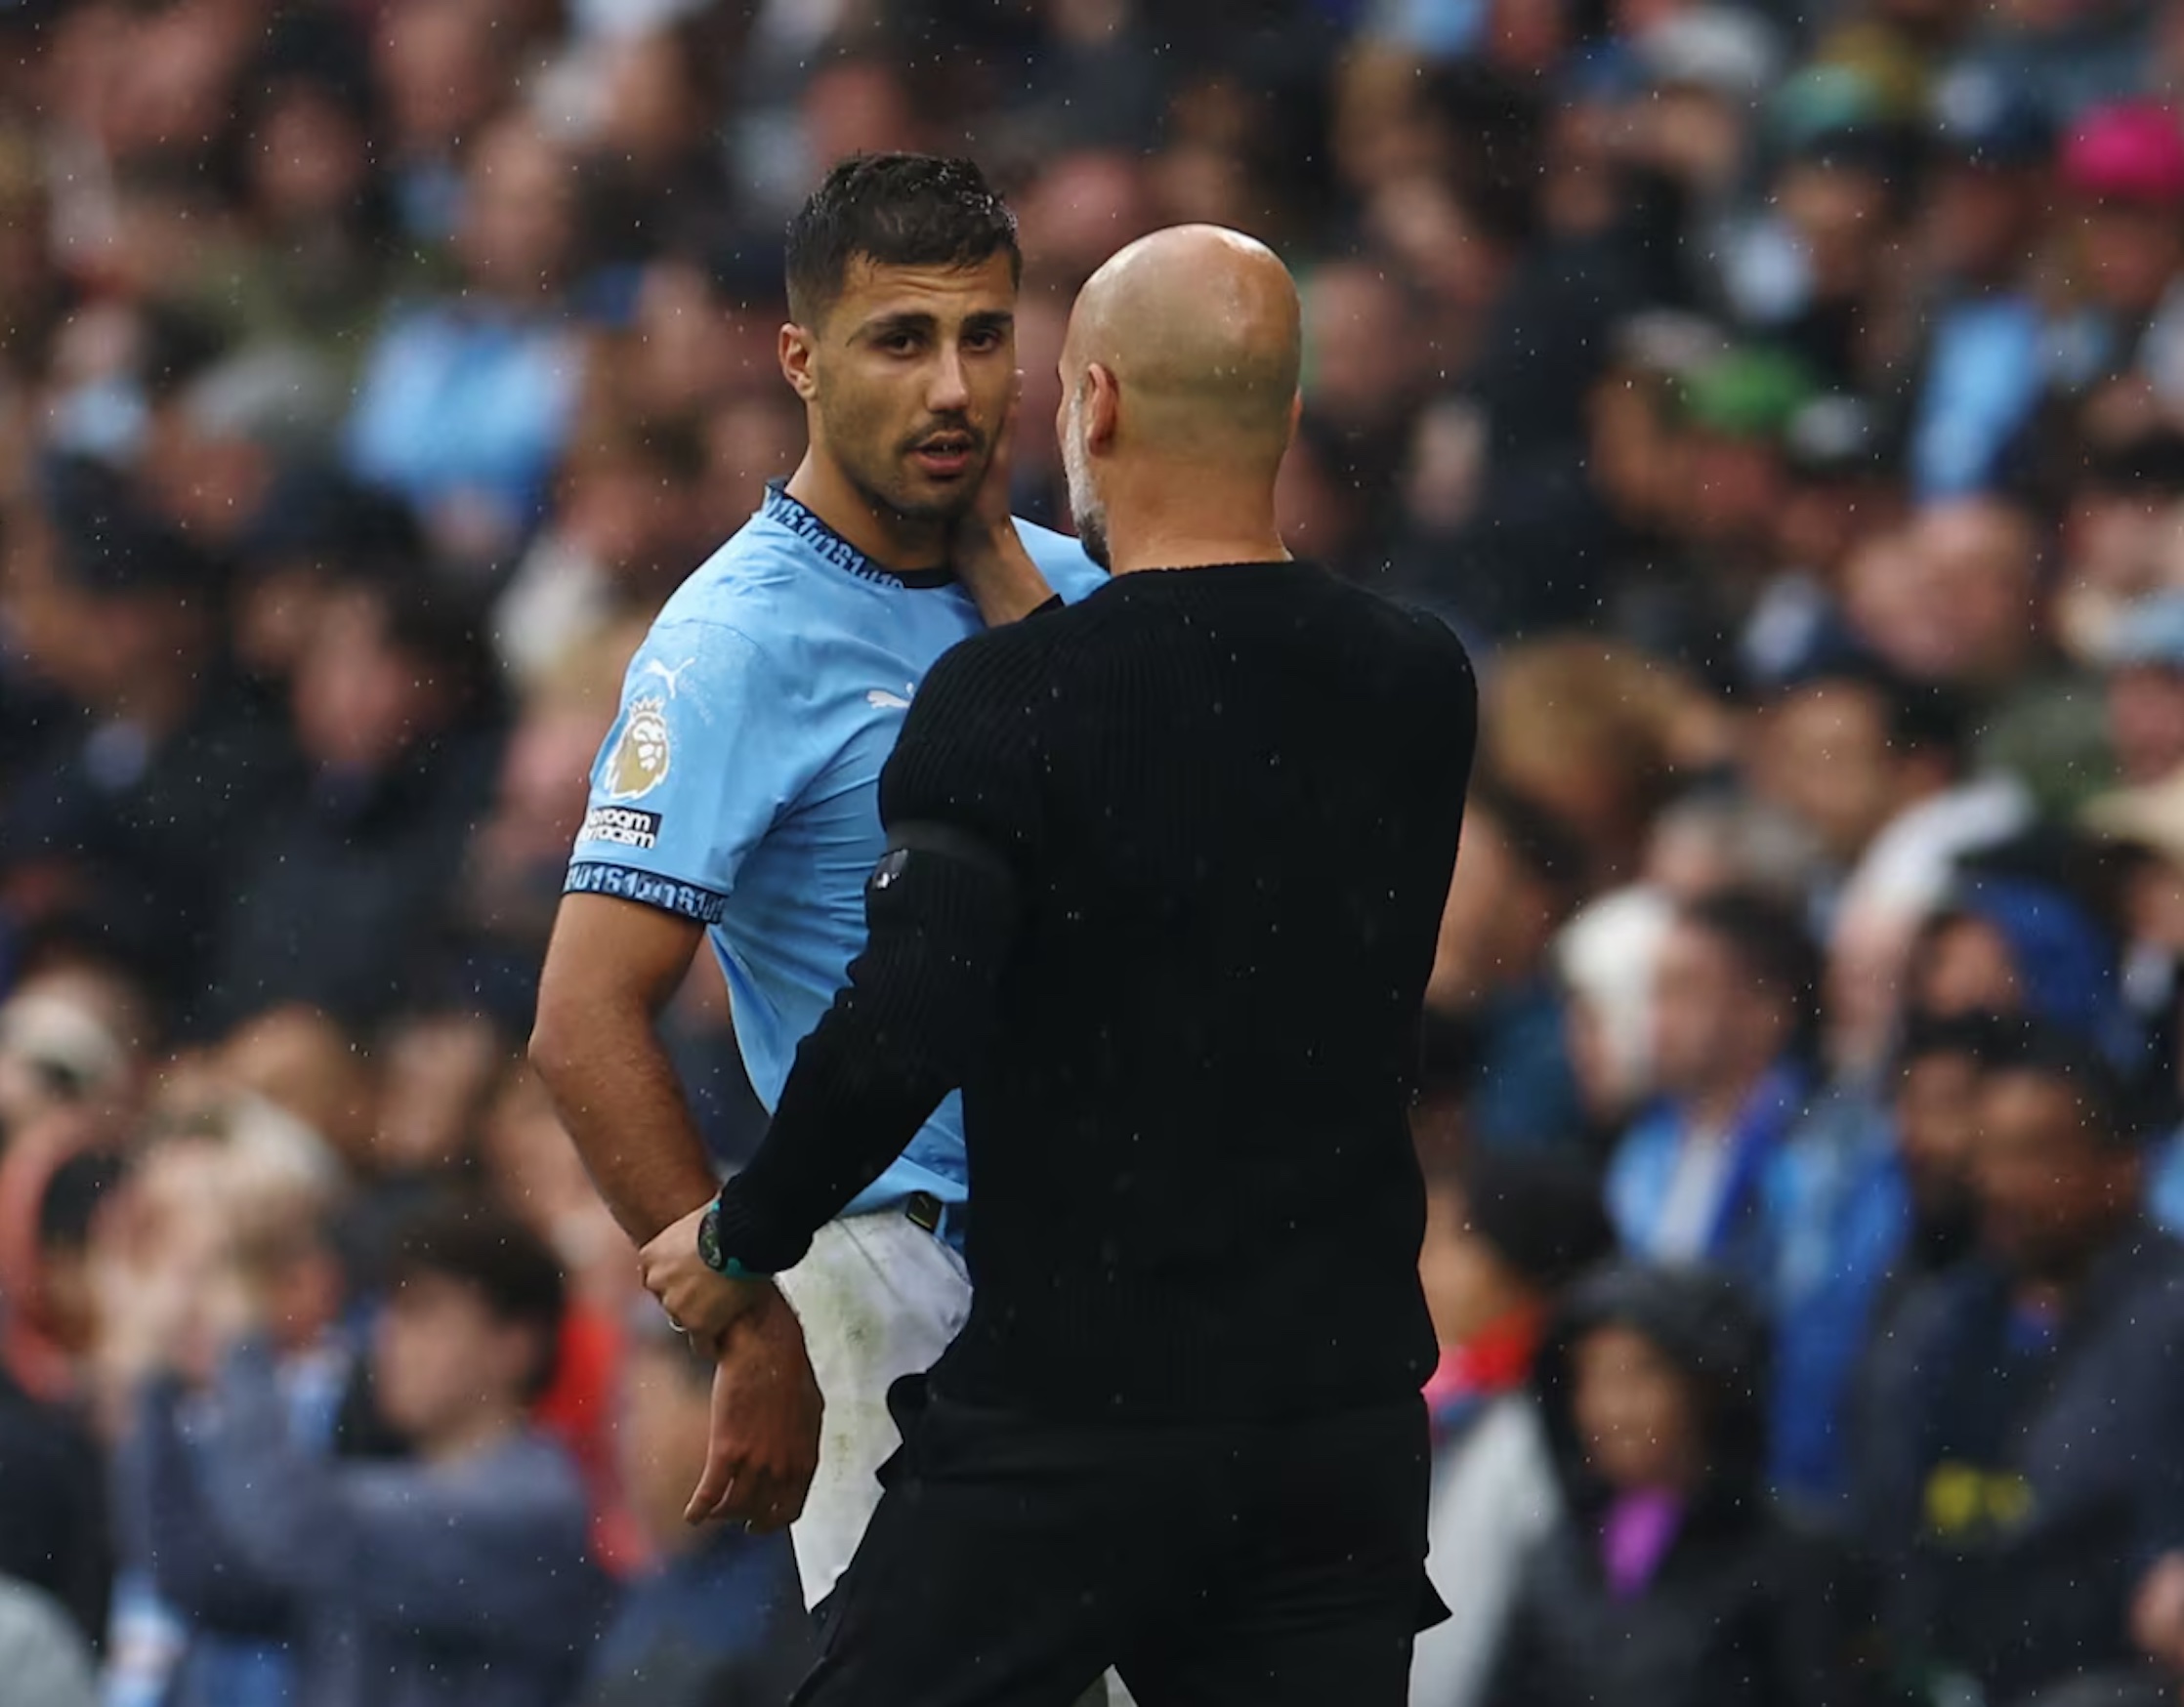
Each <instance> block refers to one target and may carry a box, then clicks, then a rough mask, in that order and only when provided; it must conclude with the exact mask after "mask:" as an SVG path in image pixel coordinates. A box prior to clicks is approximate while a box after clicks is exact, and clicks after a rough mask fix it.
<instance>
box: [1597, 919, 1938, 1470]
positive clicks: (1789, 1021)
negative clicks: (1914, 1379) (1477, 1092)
mask: <svg viewBox="0 0 2184 1707" xmlns="http://www.w3.org/2000/svg"><path fill="white" fill-rule="evenodd" d="M1818 980H1819V965H1818V957H1817V955H1816V954H1815V952H1814V950H1813V948H1812V946H1811V944H1810V942H1809V941H1808V940H1807V938H1806V936H1805V933H1804V928H1803V925H1802V923H1801V921H1800V920H1799V919H1798V917H1797V915H1796V914H1795V912H1794V911H1792V910H1790V909H1789V908H1786V907H1785V906H1784V905H1783V904H1782V903H1780V902H1778V901H1776V900H1774V899H1772V898H1770V897H1767V896H1764V895H1758V894H1754V893H1750V892H1740V891H1734V890H1732V891H1724V892H1721V893H1719V894H1715V895H1707V896H1703V897H1701V898H1699V899H1696V900H1693V901H1690V902H1687V903H1685V905H1684V906H1683V907H1682V908H1681V909H1680V910H1679V912H1678V915H1677V917H1676V919H1675V921H1674V923H1673V924H1672V925H1671V926H1670V928H1669V930H1668V934H1667V936H1666V937H1665V938H1664V939H1663V941H1662V943H1661V946H1660V951H1659V960H1658V961H1657V963H1656V969H1655V980H1654V992H1653V998H1654V1013H1653V1022H1654V1051H1653V1067H1654V1080H1655V1084H1656V1087H1657V1090H1658V1092H1659V1101H1658V1102H1657V1103H1655V1104H1654V1105H1653V1106H1652V1107H1651V1108H1650V1109H1649V1110H1648V1111H1647V1112H1645V1113H1644V1114H1642V1115H1641V1116H1640V1118H1639V1119H1638V1120H1637V1122H1636V1123H1635V1124H1633V1125H1632V1127H1631V1128H1630V1130H1629V1131H1628V1132H1627V1133H1626V1134H1625V1135H1624V1137H1623V1139H1622V1142H1621V1143H1620V1144H1619V1145H1617V1149H1616V1153H1615V1158H1614V1161H1613V1162H1612V1164H1611V1166H1610V1169H1609V1175H1608V1206H1609V1210H1610V1213H1611V1214H1612V1215H1613V1216H1614V1217H1615V1221H1616V1228H1617V1233H1618V1235H1619V1236H1620V1238H1621V1241H1622V1246H1623V1249H1624V1251H1625V1252H1626V1253H1628V1254H1629V1255H1630V1256H1632V1257H1635V1258H1641V1259H1644V1260H1648V1261H1652V1262H1659V1263H1668V1264H1674V1265H1683V1266H1689V1265H1694V1264H1703V1265H1707V1266H1710V1267H1714V1268H1718V1269H1721V1270H1725V1271H1727V1272H1729V1273H1731V1274H1734V1275H1736V1276H1738V1277H1739V1279H1740V1280H1741V1281H1742V1282H1743V1284H1744V1285H1745V1286H1746V1287H1747V1288H1749V1290H1750V1292H1751V1295H1752V1297H1753V1300H1754V1302H1755V1304H1756V1305H1757V1306H1758V1308H1759V1309H1761V1310H1762V1311H1764V1313H1766V1315H1767V1316H1768V1317H1769V1318H1770V1320H1771V1321H1772V1322H1773V1325H1774V1332H1775V1339H1776V1369H1775V1388H1774V1391H1773V1394H1772V1395H1771V1396H1770V1407H1771V1413H1770V1414H1771V1416H1772V1419H1773V1421H1772V1428H1771V1448H1770V1454H1769V1461H1770V1466H1771V1469H1772V1473H1773V1476H1774V1478H1775V1481H1776V1484H1777V1486H1778V1487H1779V1488H1781V1489H1782V1490H1783V1491H1785V1493H1789V1494H1794V1495H1797V1496H1800V1497H1804V1498H1808V1499H1812V1500H1816V1501H1822V1500H1828V1499H1831V1498H1833V1497H1834V1496H1835V1495H1836V1494H1837V1493H1838V1492H1839V1489H1840V1483H1841V1477H1842V1471H1843V1465H1842V1462H1841V1441H1840V1438H1839V1436H1838V1429H1837V1421H1838V1410H1839V1407H1840V1405H1841V1403H1842V1400H1843V1396H1844V1388H1845V1385H1846V1383H1847V1381H1848V1379H1849V1376H1850V1374H1851V1370H1852V1368H1853V1365H1854V1364H1855V1361H1856V1357H1857V1351H1858V1346H1859V1342H1860V1338H1861V1336H1862V1335H1863V1333H1864V1331H1865V1325H1866V1321H1867V1317H1868V1312H1869V1310H1870V1307H1871V1301H1872V1297H1873V1293H1874V1291H1875V1290H1876V1289H1877V1287H1878V1286H1879V1284H1880V1282H1881V1279H1882V1276H1883V1275H1884V1274H1885V1272H1886V1270H1887V1266H1888V1263H1889V1261H1890V1260H1891V1258H1892V1256H1893V1254H1894V1252H1895V1250H1896V1248H1897V1246H1898V1243H1899V1241H1900V1239H1901V1236H1902V1234H1901V1223H1902V1207H1901V1203H1900V1200H1899V1198H1898V1195H1897V1193H1896V1191H1895V1189H1894V1186H1893V1181H1892V1179H1891V1176H1890V1173H1889V1169H1888V1155H1887V1146H1886V1142H1885V1135H1884V1134H1883V1133H1882V1132H1881V1131H1880V1130H1879V1129H1878V1127H1877V1125H1876V1123H1875V1122H1874V1121H1873V1120H1872V1118H1871V1115H1870V1111H1869V1110H1868V1109H1867V1108H1866V1107H1865V1106H1864V1105H1863V1103H1862V1102H1860V1101H1859V1100H1858V1099H1856V1098H1852V1097H1848V1096H1830V1095H1829V1094H1828V1093H1827V1091H1826V1090H1825V1089H1824V1088H1823V1086H1822V1084H1821V1082H1820V1073H1819V1070H1818V1066H1817V1062H1816V1055H1815V1048H1816V1044H1817V1041H1818V1040H1817V1037H1816V1035H1815V1032H1816V1029H1817V1022H1818V1007H1817V1002H1818V990H1817V986H1818Z"/></svg>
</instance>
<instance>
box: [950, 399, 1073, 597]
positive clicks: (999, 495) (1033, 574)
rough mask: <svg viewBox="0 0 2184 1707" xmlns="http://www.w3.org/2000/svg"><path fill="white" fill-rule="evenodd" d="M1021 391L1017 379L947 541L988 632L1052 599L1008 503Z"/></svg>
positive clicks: (964, 583)
mask: <svg viewBox="0 0 2184 1707" xmlns="http://www.w3.org/2000/svg"><path fill="white" fill-rule="evenodd" d="M1023 390H1024V376H1023V375H1022V374H1019V375H1017V382H1016V390H1015V392H1013V393H1012V394H1011V396H1010V397H1009V407H1008V413H1007V414H1006V415H1004V416H1003V417H1002V419H1001V428H1000V431H999V432H998V433H996V434H995V435H994V436H993V454H992V456H991V457H990V458H989V459H988V460H987V465H986V478H985V479H983V480H981V481H980V482H979V489H978V495H977V497H975V498H974V499H973V500H972V502H971V507H970V509H968V510H966V511H965V512H964V513H963V515H962V517H961V519H960V520H957V522H956V524H955V531H954V534H953V536H952V537H951V539H950V541H949V557H950V559H951V560H952V562H954V564H955V573H956V576H957V578H958V579H959V580H961V581H962V583H963V585H964V587H965V588H966V589H967V590H968V591H969V592H970V595H971V597H972V598H973V599H975V600H976V601H977V602H978V607H979V614H980V615H981V616H983V617H985V618H986V621H987V627H989V628H995V627H998V626H1000V625H1001V624H1002V623H1005V622H1014V621H1016V619H1017V618H1018V617H1020V616H1029V614H1030V613H1031V612H1032V611H1034V610H1036V609H1037V608H1038V607H1039V606H1040V605H1042V604H1045V603H1046V602H1047V601H1048V600H1049V599H1051V598H1053V597H1054V589H1053V588H1052V587H1049V586H1048V585H1047V584H1046V577H1045V576H1044V575H1042V574H1040V573H1039V566H1038V564H1036V563H1034V562H1032V561H1031V554H1030V553H1029V551H1027V550H1025V548H1024V540H1023V537H1022V536H1021V535H1020V534H1019V533H1018V532H1017V530H1016V516H1015V513H1014V508H1013V506H1012V505H1011V503H1010V501H1009V500H1010V492H1009V469H1010V457H1009V445H1010V442H1011V440H1012V439H1013V438H1014V437H1015V436H1016V406H1017V400H1018V398H1019V397H1020V396H1022V394H1023Z"/></svg>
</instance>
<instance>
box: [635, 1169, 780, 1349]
mask: <svg viewBox="0 0 2184 1707" xmlns="http://www.w3.org/2000/svg"><path fill="white" fill-rule="evenodd" d="M709 1207H710V1205H708V1204H699V1205H698V1207H697V1208H695V1209H693V1210H692V1211H691V1212H690V1213H689V1214H688V1215H686V1216H684V1217H683V1219H682V1220H680V1221H678V1222H676V1223H675V1224H674V1226H672V1227H670V1228H667V1230H666V1231H664V1232H662V1233H661V1234H660V1235H659V1236H658V1237H657V1238H655V1239H653V1240H652V1242H651V1244H649V1245H647V1246H646V1247H645V1248H644V1249H643V1250H642V1251H640V1252H638V1254H637V1264H638V1271H639V1272H640V1273H641V1274H643V1276H644V1279H645V1290H646V1291H648V1292H650V1293H651V1295H652V1296H653V1297H654V1298H656V1299H658V1300H659V1302H660V1307H661V1308H662V1309H663V1310H665V1311H667V1319H668V1320H669V1321H671V1322H673V1323H674V1324H675V1326H676V1327H677V1328H678V1329H680V1330H681V1331H682V1332H684V1333H687V1334H689V1335H690V1336H691V1338H692V1339H693V1340H695V1341H696V1342H697V1343H698V1344H699V1345H700V1346H702V1347H704V1348H705V1349H706V1350H707V1351H708V1352H717V1351H718V1350H719V1348H720V1344H721V1341H722V1339H723V1338H724V1337H725V1336H726V1334H727V1333H728V1330H729V1329H730V1328H732V1327H734V1326H735V1323H736V1321H737V1320H738V1319H739V1318H741V1317H742V1316H744V1315H746V1314H748V1313H749V1312H750V1311H752V1310H754V1309H755V1308H757V1306H758V1305H759V1303H760V1302H761V1300H763V1299H764V1298H765V1297H767V1296H768V1295H769V1294H770V1293H771V1292H772V1291H773V1288H772V1287H770V1286H768V1285H767V1284H766V1283H765V1282H764V1281H762V1280H732V1279H730V1278H729V1277H728V1276H727V1275H726V1274H722V1273H718V1272H716V1271H715V1270H711V1269H708V1268H707V1267H706V1266H705V1263H704V1259H702V1258H701V1257H699V1256H698V1254H697V1224H698V1223H699V1222H701V1221H703V1220H704V1219H705V1211H706V1209H707V1208H709Z"/></svg>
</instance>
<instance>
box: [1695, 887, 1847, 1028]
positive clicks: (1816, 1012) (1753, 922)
mask: <svg viewBox="0 0 2184 1707" xmlns="http://www.w3.org/2000/svg"><path fill="white" fill-rule="evenodd" d="M1683 918H1684V922H1685V923H1686V924H1688V925H1691V926H1693V927H1694V928H1695V929H1697V930H1701V931H1703V932H1705V933H1706V934H1707V935H1708V936H1710V937H1713V938H1714V939H1715V940H1716V941H1718V942H1720V943H1721V944H1722V945H1723V946H1724V947H1726V948H1727V949H1728V950H1729V952H1730V954H1731V955H1732V956H1733V957H1734V958H1735V959H1736V961H1737V964H1738V965H1739V966H1741V967H1742V968H1743V971H1744V976H1745V977H1746V978H1749V979H1750V980H1751V981H1752V982H1753V983H1754V984H1756V985H1757V986H1758V987H1759V988H1761V989H1762V990H1764V991H1766V992H1767V993H1768V994H1769V995H1772V996H1774V997H1775V998H1776V999H1777V1000H1779V1001H1780V1002H1781V1003H1782V1004H1783V1005H1784V1007H1785V1008H1786V1009H1787V1010H1788V1013H1789V1016H1790V1047H1791V1048H1792V1049H1794V1050H1796V1051H1797V1052H1799V1053H1800V1054H1805V1053H1809V1052H1810V1051H1811V1050H1812V1049H1813V1048H1814V1047H1815V1046H1816V1045H1817V1044H1818V1043H1819V1040H1820V1038H1819V1034H1820V984H1821V965H1820V953H1819V950H1817V949H1816V948H1815V947H1814V946H1813V939H1812V937H1811V935H1810V934H1809V933H1808V932H1807V931H1806V929H1805V921H1804V920H1803V919H1802V918H1800V917H1799V916H1798V914H1797V912H1796V910H1795V909H1794V908H1792V907H1790V906H1789V905H1787V904H1786V903H1785V902H1783V901H1780V900H1777V899H1776V898H1775V897H1774V896H1773V895H1768V894H1767V893H1765V892H1764V891H1761V890H1754V889H1741V888H1731V889H1721V890H1715V891H1714V892H1713V893H1711V894H1710V895H1701V896H1699V897H1698V898H1697V899H1696V900H1693V901H1690V902H1688V903H1686V905H1685V906H1684V909H1683Z"/></svg>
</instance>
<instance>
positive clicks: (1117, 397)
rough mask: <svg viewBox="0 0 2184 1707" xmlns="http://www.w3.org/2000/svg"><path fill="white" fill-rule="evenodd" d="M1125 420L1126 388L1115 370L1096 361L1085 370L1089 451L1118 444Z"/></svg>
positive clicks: (1086, 442) (1086, 441)
mask: <svg viewBox="0 0 2184 1707" xmlns="http://www.w3.org/2000/svg"><path fill="white" fill-rule="evenodd" d="M1121 421H1122V387H1121V382H1120V381H1118V380H1117V379H1116V378H1115V377H1114V370H1113V368H1111V367H1108V366H1107V365H1105V364H1104V363H1102V362H1098V361H1095V362H1092V363H1091V364H1090V365H1088V366H1087V367H1086V368H1085V370H1084V444H1085V448H1086V449H1088V450H1106V449H1108V448H1110V447H1111V446H1112V445H1113V443H1114V435H1115V430H1116V428H1117V427H1119V426H1120V425H1121Z"/></svg>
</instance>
